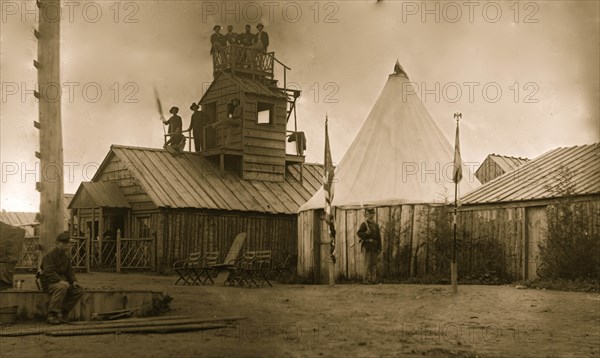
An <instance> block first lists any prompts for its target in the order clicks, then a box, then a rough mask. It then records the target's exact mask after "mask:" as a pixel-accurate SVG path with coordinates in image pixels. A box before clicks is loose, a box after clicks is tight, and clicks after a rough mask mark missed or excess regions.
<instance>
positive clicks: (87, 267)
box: [83, 237, 92, 273]
mask: <svg viewBox="0 0 600 358" xmlns="http://www.w3.org/2000/svg"><path fill="white" fill-rule="evenodd" d="M83 239H84V240H85V271H86V272H87V273H89V272H90V271H91V267H90V261H91V254H92V250H91V246H92V245H91V244H90V242H91V241H92V240H91V239H90V238H89V237H84V238H83Z"/></svg>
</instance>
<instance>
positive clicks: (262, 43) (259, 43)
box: [254, 23, 269, 52]
mask: <svg viewBox="0 0 600 358" xmlns="http://www.w3.org/2000/svg"><path fill="white" fill-rule="evenodd" d="M264 28H265V27H264V26H263V24H260V23H259V24H258V25H256V29H258V32H257V33H256V35H254V47H255V48H257V49H262V50H263V52H267V47H269V34H268V33H266V32H265V31H263V29H264Z"/></svg>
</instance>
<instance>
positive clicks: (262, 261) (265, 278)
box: [252, 250, 273, 287]
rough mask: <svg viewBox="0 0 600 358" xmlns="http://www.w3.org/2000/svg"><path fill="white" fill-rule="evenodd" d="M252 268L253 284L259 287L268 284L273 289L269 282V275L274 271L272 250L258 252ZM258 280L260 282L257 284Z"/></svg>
mask: <svg viewBox="0 0 600 358" xmlns="http://www.w3.org/2000/svg"><path fill="white" fill-rule="evenodd" d="M252 266H253V267H252V282H255V283H256V285H257V286H262V285H264V284H265V283H266V284H268V285H269V286H270V287H273V285H272V284H271V282H270V281H269V275H270V273H271V269H272V264H271V250H262V251H257V252H256V258H255V260H254V262H253V263H252ZM256 280H260V281H259V282H256Z"/></svg>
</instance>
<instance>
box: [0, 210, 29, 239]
mask: <svg viewBox="0 0 600 358" xmlns="http://www.w3.org/2000/svg"><path fill="white" fill-rule="evenodd" d="M36 215H37V213H30V212H22V211H0V221H2V222H3V223H5V224H10V225H12V226H19V227H22V228H23V229H25V231H26V232H27V235H28V236H31V235H33V233H34V229H33V225H36V224H37V221H36V219H35V216H36Z"/></svg>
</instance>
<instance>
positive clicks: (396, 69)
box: [392, 60, 408, 78]
mask: <svg viewBox="0 0 600 358" xmlns="http://www.w3.org/2000/svg"><path fill="white" fill-rule="evenodd" d="M392 75H396V76H398V75H400V76H404V77H406V78H408V75H407V74H406V71H404V69H403V68H402V66H401V65H400V61H398V60H396V64H395V65H394V73H393V74H392Z"/></svg>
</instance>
